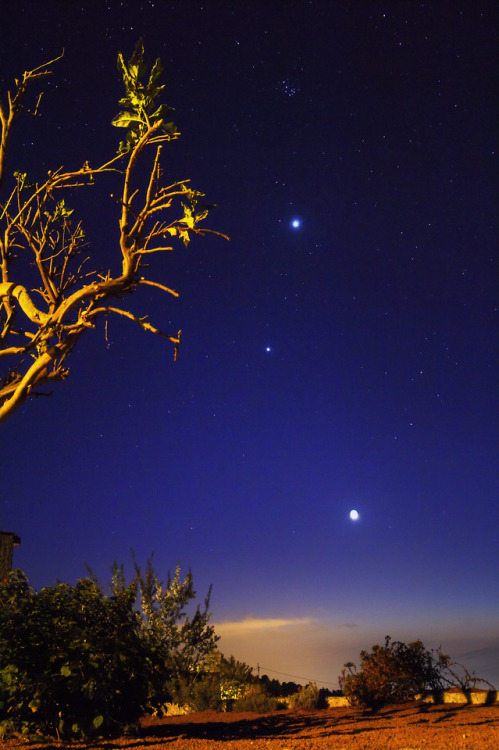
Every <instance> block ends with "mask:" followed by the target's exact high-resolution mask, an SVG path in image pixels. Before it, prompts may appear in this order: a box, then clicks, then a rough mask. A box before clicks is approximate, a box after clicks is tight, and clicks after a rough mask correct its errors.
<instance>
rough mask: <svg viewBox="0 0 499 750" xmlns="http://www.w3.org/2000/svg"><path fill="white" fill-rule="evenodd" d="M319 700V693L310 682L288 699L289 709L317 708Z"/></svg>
mask: <svg viewBox="0 0 499 750" xmlns="http://www.w3.org/2000/svg"><path fill="white" fill-rule="evenodd" d="M320 700H321V691H320V690H319V688H318V687H317V685H316V684H315V682H310V683H309V684H308V685H305V687H302V688H301V689H300V690H299V691H298V692H297V693H294V695H291V696H290V697H289V706H290V708H319V705H320Z"/></svg>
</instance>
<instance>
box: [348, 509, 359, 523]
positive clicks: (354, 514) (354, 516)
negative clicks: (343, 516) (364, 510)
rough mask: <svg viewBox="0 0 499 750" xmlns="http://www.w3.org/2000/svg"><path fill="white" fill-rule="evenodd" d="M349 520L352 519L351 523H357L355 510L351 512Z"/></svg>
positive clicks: (357, 515) (357, 516)
mask: <svg viewBox="0 0 499 750" xmlns="http://www.w3.org/2000/svg"><path fill="white" fill-rule="evenodd" d="M350 518H351V519H352V521H357V519H358V518H359V514H358V512H357V511H356V510H351V511H350Z"/></svg>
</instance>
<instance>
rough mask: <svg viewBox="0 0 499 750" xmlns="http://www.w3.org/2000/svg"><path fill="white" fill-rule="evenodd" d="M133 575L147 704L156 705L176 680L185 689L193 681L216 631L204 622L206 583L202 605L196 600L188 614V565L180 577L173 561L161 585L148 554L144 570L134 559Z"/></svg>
mask: <svg viewBox="0 0 499 750" xmlns="http://www.w3.org/2000/svg"><path fill="white" fill-rule="evenodd" d="M135 580H136V582H137V586H138V599H139V603H140V608H141V613H142V620H143V625H142V637H143V639H144V642H145V644H146V646H147V650H148V654H149V658H150V660H151V670H150V689H149V704H150V706H152V707H154V708H158V707H159V706H161V705H162V704H163V703H164V702H165V695H172V694H174V693H175V692H176V691H177V690H178V689H179V687H178V686H180V685H182V686H183V687H182V691H183V692H185V691H186V690H187V688H188V686H189V685H190V684H193V683H195V682H196V681H197V678H198V677H199V675H200V674H201V673H202V669H203V666H204V663H205V660H206V659H207V657H208V656H209V655H210V654H211V653H212V651H213V650H214V649H215V647H216V642H217V640H218V636H217V635H215V631H214V628H213V627H212V626H211V625H209V624H208V621H209V618H210V614H209V606H210V596H211V587H210V589H209V591H208V594H207V596H206V597H205V600H204V605H203V607H201V606H200V605H198V606H197V608H196V610H195V612H194V614H193V615H192V616H190V615H189V614H188V612H187V609H186V608H187V607H188V605H189V603H190V602H191V601H192V600H193V599H195V597H196V592H195V591H194V588H193V579H192V573H191V571H190V570H189V572H188V573H187V576H186V577H185V579H184V580H181V577H180V567H179V566H177V568H176V570H175V575H174V576H173V578H172V577H171V576H170V574H168V580H167V582H166V585H164V584H163V583H162V582H161V581H160V580H159V578H158V576H157V575H156V573H155V571H154V568H153V564H152V558H150V559H149V561H148V563H147V567H146V571H145V574H142V571H141V569H140V567H139V566H138V565H137V563H136V562H135ZM120 585H121V586H122V585H123V584H122V583H121V584H120Z"/></svg>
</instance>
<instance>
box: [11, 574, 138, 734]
mask: <svg viewBox="0 0 499 750" xmlns="http://www.w3.org/2000/svg"><path fill="white" fill-rule="evenodd" d="M135 594H136V592H135V586H134V584H131V585H130V586H128V587H126V588H125V589H124V590H123V591H121V592H119V593H116V594H115V595H113V596H111V597H106V596H104V595H103V593H102V592H101V591H100V589H99V588H98V587H97V586H96V585H95V583H94V582H93V581H91V580H89V579H83V580H80V581H78V583H77V584H76V586H69V585H68V584H64V583H58V584H56V585H55V586H53V587H47V588H44V589H42V590H41V591H40V593H36V592H35V591H33V589H31V588H30V586H29V585H28V581H27V579H26V577H25V576H24V574H23V573H22V572H20V571H14V572H13V573H11V575H10V578H9V579H8V580H7V581H5V582H3V583H1V584H0V633H1V638H0V720H1V722H0V723H1V726H2V727H3V728H4V729H5V730H8V729H15V730H17V731H20V732H22V733H24V734H28V735H29V734H34V733H35V732H40V733H42V734H51V735H54V734H57V735H58V736H61V737H65V736H71V735H76V736H82V737H86V736H88V735H89V734H92V733H95V732H98V733H99V734H103V733H109V732H111V731H113V729H115V728H117V727H120V728H121V727H123V726H124V725H127V724H130V723H133V722H134V721H136V720H137V719H138V718H139V717H140V715H141V712H142V711H143V708H144V706H145V705H146V701H147V693H148V685H147V673H146V672H145V670H144V667H143V664H144V661H145V660H146V657H147V653H146V649H145V647H144V643H143V640H142V639H141V637H140V619H139V617H138V616H137V614H136V612H135V610H134V603H135Z"/></svg>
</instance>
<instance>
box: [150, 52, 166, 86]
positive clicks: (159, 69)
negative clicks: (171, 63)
mask: <svg viewBox="0 0 499 750" xmlns="http://www.w3.org/2000/svg"><path fill="white" fill-rule="evenodd" d="M163 72H164V68H163V65H162V64H161V60H160V59H159V57H158V58H156V62H155V63H154V65H153V66H152V70H151V74H150V76H149V83H148V84H147V88H151V87H152V86H155V85H156V83H157V82H158V81H159V79H160V78H161V76H162V75H163ZM163 88H164V86H161V89H163Z"/></svg>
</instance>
